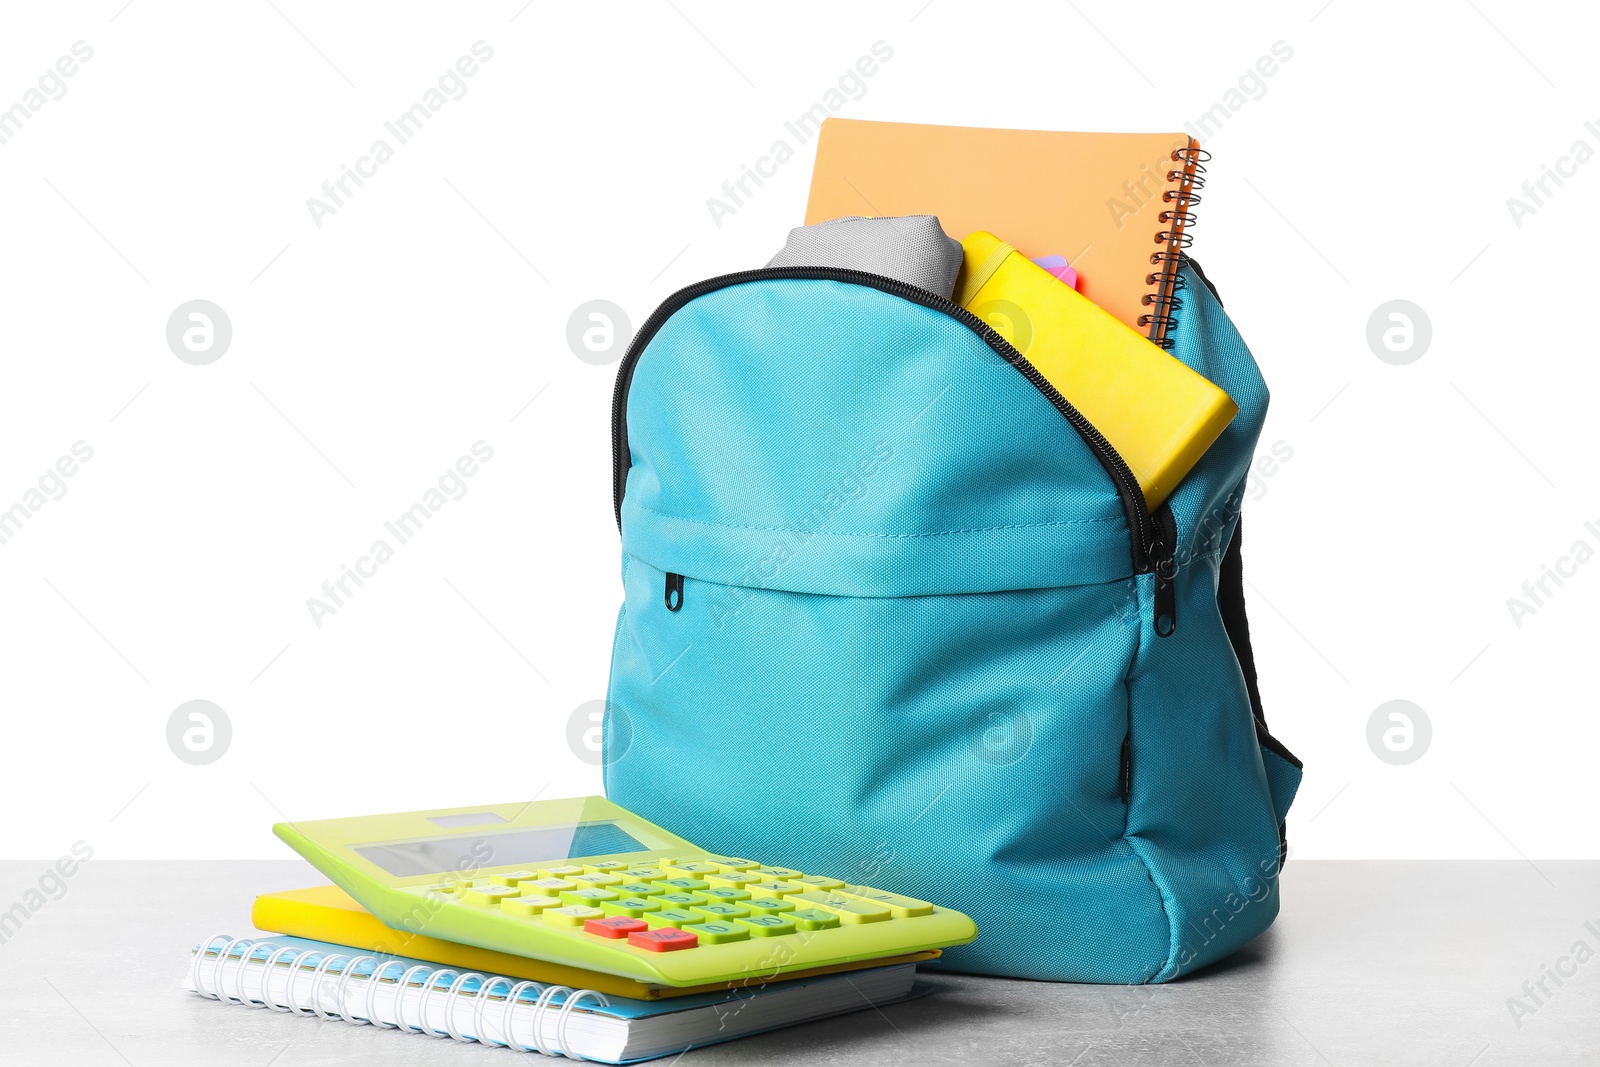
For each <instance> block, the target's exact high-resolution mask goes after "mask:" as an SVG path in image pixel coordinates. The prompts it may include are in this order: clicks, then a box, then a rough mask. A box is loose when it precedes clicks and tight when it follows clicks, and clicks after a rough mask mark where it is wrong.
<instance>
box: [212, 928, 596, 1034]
mask: <svg viewBox="0 0 1600 1067" xmlns="http://www.w3.org/2000/svg"><path fill="white" fill-rule="evenodd" d="M213 952H214V953H215V954H216V955H215V958H212V953H213ZM261 952H266V953H267V954H266V955H265V956H261V955H259V953H261ZM302 958H304V960H305V962H304V963H302V962H301V960H302ZM233 959H237V960H238V967H237V969H236V970H235V971H234V974H233V984H232V989H231V991H230V990H229V989H227V988H224V986H223V973H222V972H223V968H224V967H225V966H226V965H227V964H228V962H229V961H230V960H233ZM313 959H315V961H316V962H315V965H314V966H313V965H312V961H313ZM257 963H259V964H260V965H261V966H260V971H259V972H258V973H257V975H256V982H255V987H254V988H255V995H254V996H251V995H250V993H249V992H248V991H247V990H246V988H245V979H246V972H247V971H248V970H250V969H251V967H252V966H253V965H255V964H257ZM280 964H281V965H283V966H285V967H287V968H288V975H289V977H288V985H287V986H286V987H285V989H284V994H283V1000H282V1002H279V1001H277V1000H275V999H274V998H273V996H272V994H271V993H270V992H268V990H267V983H268V980H269V979H270V977H271V976H272V974H273V968H275V967H277V966H279V965H280ZM363 965H365V966H366V968H367V970H366V971H365V972H362V971H361V968H362V966H363ZM207 966H209V968H210V970H209V971H203V970H202V968H204V967H207ZM307 967H312V971H311V991H310V993H309V994H308V995H307V998H306V1002H305V1003H301V999H300V993H299V992H298V989H299V979H300V972H301V971H303V970H305V969H306V968H307ZM395 967H400V968H402V969H403V970H402V973H401V975H400V977H399V978H398V979H395V981H394V987H395V1000H394V1012H395V1019H396V1021H395V1022H392V1023H391V1022H383V1021H382V1020H380V1019H378V1018H377V1017H376V1015H377V1013H376V1011H375V1009H374V1008H373V1004H372V997H373V994H374V993H375V992H376V991H377V989H378V986H379V984H380V983H382V982H385V981H388V980H389V979H387V978H386V977H385V976H386V975H389V974H392V973H393V968H395ZM330 972H332V974H330ZM202 976H203V977H202ZM332 977H336V978H337V980H338V984H337V985H335V986H334V992H333V998H332V1005H333V1006H332V1007H331V1008H326V1007H324V1004H325V1003H326V998H323V997H321V996H320V995H319V994H320V993H321V991H322V989H323V987H324V986H325V985H326V983H327V981H328V980H329V979H330V978H332ZM446 979H449V982H448V985H445V984H441V983H443V982H444V981H445V980H446ZM351 982H359V983H361V984H362V986H363V987H364V992H363V993H361V994H358V995H359V996H360V998H361V999H360V1007H359V1009H354V1008H352V1006H351V998H352V990H351V988H350V983H351ZM474 982H476V983H477V988H476V989H475V990H472V991H471V994H470V995H472V996H473V997H474V1003H473V1005H472V1029H473V1031H474V1033H473V1034H464V1033H461V1032H460V1031H459V1030H458V1029H456V1026H455V1012H454V1011H453V1010H452V1007H453V1005H454V1004H455V999H454V998H456V997H459V996H465V995H468V994H469V991H468V987H469V986H470V985H471V984H472V983H474ZM502 982H504V983H506V985H507V988H506V990H505V994H504V995H505V1002H504V1004H502V1005H501V1008H500V1016H499V1018H498V1020H497V1024H498V1028H499V1030H500V1036H499V1037H498V1038H494V1037H490V1036H489V1033H488V1027H487V1026H485V1016H484V1012H485V1010H486V1009H487V1008H488V1007H489V1001H490V999H491V998H492V997H493V995H494V991H495V990H496V989H497V988H499V987H500V984H501V983H502ZM189 984H190V985H191V986H193V987H194V991H195V992H196V993H198V994H200V995H201V996H203V997H206V998H208V999H211V1000H220V1001H222V1002H223V1003H225V1004H241V1005H244V1006H246V1007H251V1008H269V1009H271V1010H272V1011H276V1012H284V1013H288V1014H292V1015H306V1016H315V1017H316V1018H318V1019H322V1020H323V1021H325V1022H331V1021H333V1020H334V1019H342V1020H344V1021H345V1022H347V1023H349V1024H350V1025H352V1026H367V1025H373V1026H378V1027H380V1028H382V1029H386V1030H404V1031H406V1032H407V1033H412V1034H428V1035H429V1036H431V1037H450V1038H453V1039H455V1040H456V1041H462V1042H473V1041H476V1042H479V1043H481V1044H484V1045H488V1046H490V1047H491V1048H514V1049H516V1050H517V1051H518V1052H539V1053H542V1054H543V1055H546V1056H565V1057H567V1058H568V1059H573V1060H582V1059H585V1057H583V1056H580V1055H579V1054H578V1053H576V1052H571V1051H563V1050H564V1049H566V1048H567V1044H568V1042H567V1021H568V1019H569V1018H570V1017H571V1015H572V1012H573V1011H575V1010H576V1009H577V1008H578V1006H579V1005H580V1004H581V1003H582V1002H583V1001H585V1000H592V1001H593V1002H594V1003H595V1005H596V1006H597V1007H602V1008H604V1007H608V1006H609V1005H610V1003H611V1001H610V1000H608V999H607V998H606V996H605V994H603V993H600V992H597V991H596V990H593V989H574V988H573V987H571V986H564V985H549V986H547V985H544V984H542V983H540V982H534V981H530V980H527V979H523V980H521V981H515V980H513V979H511V978H507V977H505V976H504V975H497V976H495V977H493V978H491V977H488V976H486V975H482V974H479V973H478V972H476V971H456V970H453V969H450V968H444V967H433V966H432V965H430V964H426V963H418V964H414V965H412V966H410V967H406V966H405V964H404V963H403V962H402V961H400V960H390V961H389V962H387V963H384V962H382V961H381V960H380V959H379V957H377V956H371V955H364V956H352V955H350V954H348V953H344V952H328V953H322V952H318V951H316V950H314V949H297V948H295V947H294V946H292V945H278V944H276V943H275V942H272V941H257V940H255V939H254V938H249V937H230V936H229V935H227V934H215V935H213V936H211V937H208V938H206V939H205V940H204V941H202V942H201V943H200V946H199V948H197V949H196V950H195V954H194V960H193V961H192V962H191V963H190V964H189ZM413 984H415V985H418V986H420V987H421V989H422V994H421V996H420V998H419V999H418V1002H417V1010H416V1014H417V1018H416V1019H415V1020H411V1019H408V1018H407V1013H406V998H405V995H404V994H405V991H406V990H407V989H409V988H410V987H411V986H412V985H413ZM533 990H537V991H538V996H537V998H536V999H534V1000H533V1001H531V1002H530V1001H527V1000H524V999H522V998H523V995H524V994H525V993H528V992H530V991H533ZM441 993H442V994H443V995H444V1002H445V1005H446V1011H445V1020H444V1027H443V1029H440V1028H439V1027H437V1026H434V1025H431V1024H430V1023H429V1022H428V1010H429V1008H430V1007H431V1006H432V1004H433V1001H434V1000H435V998H436V997H437V996H438V995H439V994H441ZM563 995H564V996H563ZM558 997H562V1001H561V1003H560V1005H559V1008H558V1006H557V1004H556V998H558ZM519 1004H520V1005H522V1006H524V1007H528V1008H529V1009H530V1016H531V1019H530V1022H531V1027H532V1031H533V1044H532V1045H531V1046H529V1045H524V1044H522V1043H520V1042H517V1041H514V1040H513V1039H512V1037H511V1022H512V1019H513V1017H514V1015H515V1012H516V1008H517V1006H518V1005H519ZM549 1011H555V1012H556V1018H555V1047H554V1048H551V1047H547V1046H546V1045H545V1043H544V1038H543V1035H542V1034H541V1033H540V1030H541V1028H542V1026H541V1024H542V1023H543V1021H544V1016H545V1013H546V1012H549Z"/></svg>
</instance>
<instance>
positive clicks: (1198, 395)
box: [955, 230, 1239, 508]
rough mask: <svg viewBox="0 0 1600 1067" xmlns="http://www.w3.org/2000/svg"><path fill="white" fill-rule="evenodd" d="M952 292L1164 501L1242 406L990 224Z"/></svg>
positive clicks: (1148, 492) (1149, 499) (972, 240)
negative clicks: (1002, 237)
mask: <svg viewBox="0 0 1600 1067" xmlns="http://www.w3.org/2000/svg"><path fill="white" fill-rule="evenodd" d="M961 247H962V250H963V252H964V260H963V263H962V267H961V275H960V277H959V278H958V279H957V281H956V294H955V301H956V303H958V304H960V305H961V306H962V307H964V308H966V309H967V310H968V311H970V312H972V313H973V314H974V315H976V316H977V317H978V318H980V319H982V320H983V321H984V322H986V323H988V324H989V325H990V326H991V327H993V328H994V330H995V331H996V332H997V333H999V334H1000V335H1001V336H1003V337H1004V338H1005V339H1006V340H1007V341H1009V342H1011V344H1012V346H1013V347H1015V348H1016V349H1017V351H1019V352H1021V353H1022V355H1023V357H1024V358H1025V359H1027V361H1028V362H1029V363H1031V364H1033V366H1034V367H1035V368H1036V369H1037V370H1038V371H1039V373H1040V374H1042V375H1044V377H1045V378H1046V380H1048V381H1049V382H1050V384H1051V385H1053V386H1055V387H1056V390H1057V391H1058V392H1060V393H1061V395H1062V396H1064V397H1066V399H1067V401H1068V402H1069V403H1070V404H1071V405H1072V406H1073V407H1075V408H1077V409H1078V411H1079V412H1081V413H1082V414H1083V417H1084V418H1086V419H1088V420H1089V422H1090V423H1092V424H1093V425H1094V427H1095V428H1096V429H1097V430H1099V431H1100V432H1101V433H1102V434H1104V435H1105V438H1106V440H1107V441H1109V442H1111V446H1112V447H1113V448H1115V449H1116V450H1117V452H1118V453H1119V454H1120V455H1121V456H1122V458H1123V460H1124V461H1125V462H1126V463H1127V464H1128V467H1129V469H1130V470H1131V471H1132V472H1133V476H1134V478H1136V479H1137V480H1138V482H1139V487H1140V488H1141V489H1142V490H1143V491H1144V498H1145V502H1146V503H1147V504H1148V505H1149V506H1150V507H1152V508H1154V507H1157V506H1159V505H1160V503H1161V502H1162V501H1163V500H1165V499H1166V498H1167V496H1168V495H1169V494H1170V493H1171V492H1172V490H1173V489H1174V488H1176V486H1177V484H1178V483H1179V482H1180V481H1182V479H1183V476H1184V475H1185V474H1188V473H1189V470H1190V468H1192V467H1193V466H1194V465H1195V464H1196V463H1197V462H1199V460H1200V457H1201V456H1202V455H1204V454H1205V451H1206V449H1208V448H1210V447H1211V443H1212V442H1213V441H1215V440H1216V439H1217V437H1218V436H1219V435H1220V434H1221V433H1222V431H1223V429H1224V428H1225V427H1226V426H1227V425H1228V423H1229V421H1230V420H1232V418H1233V417H1234V416H1235V415H1236V414H1238V412H1239V406H1238V405H1237V404H1235V403H1234V402H1233V400H1232V398H1230V397H1229V396H1228V394H1227V393H1225V392H1223V391H1222V390H1221V389H1218V388H1217V387H1216V386H1215V385H1212V384H1211V383H1210V382H1209V381H1207V380H1206V379H1205V378H1202V377H1201V376H1200V375H1198V374H1196V373H1195V372H1194V371H1192V370H1190V369H1189V368H1188V367H1187V366H1185V365H1184V364H1183V363H1182V362H1181V361H1179V360H1178V359H1175V358H1174V357H1173V356H1171V355H1169V354H1168V353H1167V352H1166V351H1165V350H1163V349H1162V348H1161V347H1160V346H1158V345H1156V344H1154V343H1153V342H1151V341H1150V340H1148V339H1147V338H1145V337H1143V336H1141V335H1140V334H1139V333H1138V332H1136V331H1135V330H1133V329H1131V328H1129V327H1128V326H1127V325H1125V324H1124V323H1123V322H1122V321H1121V320H1119V319H1117V318H1114V317H1113V316H1112V315H1110V314H1109V313H1108V312H1105V311H1103V310H1101V309H1100V307H1099V306H1098V305H1096V304H1095V303H1093V302H1092V301H1090V300H1089V299H1088V298H1087V297H1084V296H1083V295H1081V294H1079V293H1077V292H1075V291H1074V290H1073V289H1071V288H1070V287H1068V286H1066V285H1063V284H1062V283H1061V282H1060V281H1059V280H1057V279H1056V278H1055V277H1054V276H1053V275H1051V274H1049V273H1048V272H1046V271H1045V270H1044V268H1042V267H1040V266H1038V265H1036V264H1035V263H1033V262H1032V261H1031V260H1030V259H1028V257H1027V256H1025V255H1023V254H1022V253H1021V252H1018V251H1017V250H1016V249H1015V248H1012V247H1011V246H1010V245H1008V244H1006V243H1005V242H1004V241H1002V240H1000V239H999V238H998V237H996V236H995V235H994V234H992V233H988V232H986V231H984V230H978V231H976V232H974V233H971V234H968V235H967V238H966V240H964V241H962V242H961Z"/></svg>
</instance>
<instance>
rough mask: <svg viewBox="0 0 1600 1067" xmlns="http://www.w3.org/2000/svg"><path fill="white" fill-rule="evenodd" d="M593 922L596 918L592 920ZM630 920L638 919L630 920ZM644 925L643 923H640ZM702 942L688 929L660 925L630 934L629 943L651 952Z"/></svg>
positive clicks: (674, 949) (671, 949) (687, 946)
mask: <svg viewBox="0 0 1600 1067" xmlns="http://www.w3.org/2000/svg"><path fill="white" fill-rule="evenodd" d="M590 921H591V922H593V921H594V920H590ZM629 921H630V922H633V921H637V920H629ZM639 925H640V926H643V925H644V924H643V923H640V924H639ZM699 943H700V938H699V937H697V936H695V935H694V934H691V933H689V932H688V931H687V930H675V929H673V928H672V927H670V926H658V927H656V928H655V929H654V930H645V931H643V932H642V933H637V934H629V935H628V944H630V945H632V946H633V947H634V948H642V949H648V950H649V951H651V952H675V951H677V950H678V949H680V948H694V947H695V946H696V945H698V944H699Z"/></svg>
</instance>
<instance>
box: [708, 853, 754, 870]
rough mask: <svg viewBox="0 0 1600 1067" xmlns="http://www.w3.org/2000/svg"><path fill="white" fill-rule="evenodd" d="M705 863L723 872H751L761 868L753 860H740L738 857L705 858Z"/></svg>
mask: <svg viewBox="0 0 1600 1067" xmlns="http://www.w3.org/2000/svg"><path fill="white" fill-rule="evenodd" d="M705 861H706V862H707V863H714V864H716V865H717V867H718V869H720V870H724V871H753V870H755V869H756V868H757V867H759V866H761V864H759V863H757V862H756V861H755V860H742V859H740V858H739V857H738V856H707V857H706V860H705Z"/></svg>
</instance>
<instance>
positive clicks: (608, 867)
mask: <svg viewBox="0 0 1600 1067" xmlns="http://www.w3.org/2000/svg"><path fill="white" fill-rule="evenodd" d="M583 869H584V870H585V871H587V872H588V873H590V874H621V873H622V872H623V871H625V870H627V869H628V865H627V864H626V863H623V862H622V861H621V860H601V861H600V862H599V863H585V864H584V865H583Z"/></svg>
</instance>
